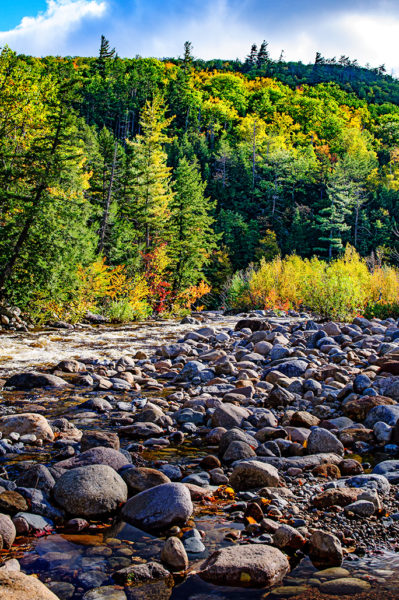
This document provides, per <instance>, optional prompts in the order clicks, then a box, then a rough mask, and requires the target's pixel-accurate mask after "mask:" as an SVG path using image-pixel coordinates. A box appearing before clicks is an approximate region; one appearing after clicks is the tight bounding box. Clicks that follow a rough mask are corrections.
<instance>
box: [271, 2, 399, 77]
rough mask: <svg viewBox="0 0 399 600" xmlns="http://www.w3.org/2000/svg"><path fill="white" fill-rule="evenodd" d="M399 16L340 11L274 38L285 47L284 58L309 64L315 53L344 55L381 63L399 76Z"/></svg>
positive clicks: (361, 60)
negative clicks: (290, 33)
mask: <svg viewBox="0 0 399 600" xmlns="http://www.w3.org/2000/svg"><path fill="white" fill-rule="evenodd" d="M398 32H399V17H398V16H397V15H395V14H391V15H389V16H387V15H384V14H373V13H354V12H342V13H340V14H337V15H334V14H331V15H329V17H328V18H326V17H323V18H322V19H320V20H317V19H315V20H314V21H310V22H309V24H308V25H307V26H306V27H304V26H303V25H302V26H301V25H299V26H298V27H297V31H296V33H294V35H290V36H289V35H287V42H288V43H285V44H284V37H285V35H286V34H287V32H278V33H277V35H276V37H277V38H279V39H280V40H281V42H280V43H281V44H282V45H283V47H285V49H286V51H287V53H286V56H287V59H291V60H302V61H303V62H309V61H311V60H313V59H314V56H315V53H316V50H319V51H320V52H321V53H322V54H323V55H324V56H326V57H329V58H331V57H333V56H336V57H337V58H339V57H340V56H341V54H345V55H347V56H349V57H350V58H352V59H355V58H356V59H357V60H358V61H359V63H360V64H361V65H365V64H366V63H369V64H371V66H373V67H377V66H379V65H381V64H385V65H386V66H387V70H388V71H390V70H391V69H392V70H393V71H394V72H395V73H396V74H398V73H399V56H398V54H397V48H398V42H397V40H398Z"/></svg>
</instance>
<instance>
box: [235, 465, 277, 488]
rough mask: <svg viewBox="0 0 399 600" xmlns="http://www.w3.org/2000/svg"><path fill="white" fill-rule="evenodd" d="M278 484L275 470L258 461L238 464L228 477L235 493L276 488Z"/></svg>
mask: <svg viewBox="0 0 399 600" xmlns="http://www.w3.org/2000/svg"><path fill="white" fill-rule="evenodd" d="M279 483H280V477H279V474H278V471H277V469H276V468H275V467H273V466H272V465H268V464H265V463H263V462H260V461H258V460H248V461H242V462H239V463H238V464H237V465H236V466H235V467H234V469H233V472H232V474H231V475H230V485H231V486H232V487H233V488H234V490H236V491H241V490H250V489H253V488H261V487H276V486H278V485H279Z"/></svg>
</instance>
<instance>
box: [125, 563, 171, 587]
mask: <svg viewBox="0 0 399 600" xmlns="http://www.w3.org/2000/svg"><path fill="white" fill-rule="evenodd" d="M113 578H114V579H115V581H116V582H117V583H121V584H130V585H131V584H136V585H137V584H141V583H146V582H148V581H156V580H159V579H170V580H172V576H171V574H170V573H169V571H167V570H166V569H165V568H164V567H163V566H162V565H161V564H160V563H157V562H148V563H146V564H143V565H131V566H129V567H127V568H126V569H120V570H119V571H116V572H115V573H113Z"/></svg>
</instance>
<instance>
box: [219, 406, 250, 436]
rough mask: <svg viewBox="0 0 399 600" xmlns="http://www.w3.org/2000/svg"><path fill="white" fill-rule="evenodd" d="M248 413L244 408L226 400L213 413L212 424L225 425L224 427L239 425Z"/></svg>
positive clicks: (230, 427) (229, 427)
mask: <svg viewBox="0 0 399 600" xmlns="http://www.w3.org/2000/svg"><path fill="white" fill-rule="evenodd" d="M250 414H251V413H250V412H249V410H247V409H246V408H243V407H241V406H236V405H235V404H229V403H228V402H226V403H225V404H223V405H222V406H218V408H217V409H216V410H215V412H214V413H213V415H212V426H213V427H225V428H226V429H232V428H233V427H240V426H241V424H242V422H243V421H244V420H246V419H248V417H249V416H250Z"/></svg>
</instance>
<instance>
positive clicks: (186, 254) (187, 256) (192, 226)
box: [170, 158, 217, 291]
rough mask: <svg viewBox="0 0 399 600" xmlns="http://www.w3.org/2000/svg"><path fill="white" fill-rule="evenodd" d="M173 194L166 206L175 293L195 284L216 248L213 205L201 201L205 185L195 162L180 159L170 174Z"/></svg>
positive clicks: (203, 200) (207, 199)
mask: <svg viewBox="0 0 399 600" xmlns="http://www.w3.org/2000/svg"><path fill="white" fill-rule="evenodd" d="M174 179H175V183H174V191H175V195H174V197H173V200H172V202H171V204H170V211H171V218H170V234H171V241H170V255H171V257H172V280H173V289H174V290H175V291H178V290H181V289H184V288H186V287H188V286H190V285H192V284H195V283H197V282H198V281H199V280H200V279H201V278H202V277H203V268H204V266H205V265H206V264H207V262H208V260H209V256H210V253H211V251H212V250H213V249H214V248H216V243H215V242H216V241H217V236H215V234H214V232H213V229H212V224H213V221H214V219H213V217H212V216H211V212H212V210H213V209H214V208H215V203H214V202H211V201H210V199H209V198H205V196H204V192H205V188H206V183H204V182H203V181H202V179H201V175H200V173H199V171H198V165H197V163H196V162H191V163H190V162H189V161H188V160H187V159H186V158H181V159H180V160H179V164H178V166H177V168H176V170H175V172H174Z"/></svg>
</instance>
